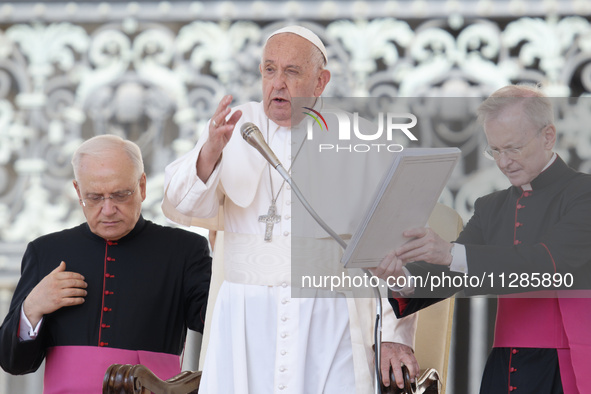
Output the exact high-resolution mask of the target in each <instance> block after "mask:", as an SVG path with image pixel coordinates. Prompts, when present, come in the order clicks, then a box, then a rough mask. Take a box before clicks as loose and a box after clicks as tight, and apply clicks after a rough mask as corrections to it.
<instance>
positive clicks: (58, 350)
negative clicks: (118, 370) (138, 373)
mask: <svg viewBox="0 0 591 394" xmlns="http://www.w3.org/2000/svg"><path fill="white" fill-rule="evenodd" d="M111 364H142V365H145V366H146V367H148V368H149V369H150V370H151V371H152V372H153V373H154V374H155V375H156V376H158V377H159V378H160V379H162V380H167V379H170V378H172V377H173V376H175V375H178V374H179V373H180V372H181V367H180V358H179V356H177V355H174V354H168V353H156V352H147V351H142V350H124V349H114V348H108V347H95V346H57V347H52V348H49V349H48V350H47V356H46V360H45V377H44V383H43V384H44V388H43V393H44V394H71V393H77V394H97V393H101V392H102V389H103V378H104V376H105V372H107V369H108V368H109V366H110V365H111Z"/></svg>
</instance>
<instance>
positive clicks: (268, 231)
mask: <svg viewBox="0 0 591 394" xmlns="http://www.w3.org/2000/svg"><path fill="white" fill-rule="evenodd" d="M280 221H281V216H279V215H277V207H276V206H275V203H274V202H273V203H272V204H271V205H269V212H267V214H266V215H261V216H259V222H261V223H265V224H266V226H265V241H267V242H271V238H272V237H273V227H274V226H275V223H279V222H280Z"/></svg>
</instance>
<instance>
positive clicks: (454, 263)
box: [449, 244, 468, 274]
mask: <svg viewBox="0 0 591 394" xmlns="http://www.w3.org/2000/svg"><path fill="white" fill-rule="evenodd" d="M452 256H453V257H452V260H451V264H450V265H449V269H450V271H453V272H459V273H462V274H467V273H468V258H467V257H466V247H465V246H464V245H462V244H454V245H453V246H452Z"/></svg>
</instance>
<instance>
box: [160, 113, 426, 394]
mask: <svg viewBox="0 0 591 394" xmlns="http://www.w3.org/2000/svg"><path fill="white" fill-rule="evenodd" d="M237 109H240V110H241V111H242V112H243V115H242V117H241V119H240V121H239V122H238V124H237V125H236V127H235V130H234V134H233V136H232V138H231V139H230V142H229V143H228V145H227V146H226V147H225V149H224V152H223V156H222V159H221V161H220V162H219V163H218V165H217V166H216V168H215V170H214V172H213V174H212V175H211V177H210V178H209V180H208V181H207V183H206V184H204V183H203V182H201V180H200V179H199V178H198V177H197V175H196V167H195V166H196V162H197V157H198V155H199V152H200V150H201V147H202V145H203V143H204V142H205V140H206V138H207V134H208V130H209V125H207V127H206V129H205V132H204V135H202V136H201V138H200V140H199V142H198V143H197V145H196V146H195V148H194V149H193V150H192V151H190V152H189V153H187V154H186V155H184V156H183V157H181V158H179V159H178V160H176V161H175V162H173V163H172V164H170V165H169V166H168V167H167V168H166V180H165V198H164V201H163V204H162V207H163V211H164V213H165V215H166V216H167V217H168V218H169V219H171V220H173V221H174V222H177V223H180V224H185V225H196V226H200V227H205V228H209V229H214V230H224V237H223V238H224V244H223V248H222V247H221V246H220V248H222V249H223V251H224V256H223V267H220V266H219V265H220V264H217V266H216V259H215V258H214V277H215V276H216V269H217V272H218V275H223V283H222V285H221V287H220V288H219V293H218V294H217V298H216V295H215V294H213V293H214V292H215V291H214V290H213V288H212V293H211V294H210V301H211V299H215V307H214V308H213V311H212V308H211V306H212V303H211V302H210V303H209V307H208V312H207V316H208V317H207V319H208V320H210V322H208V323H211V324H210V325H209V324H208V326H209V327H210V331H209V333H208V332H206V333H205V335H204V338H207V337H208V336H209V343H206V344H204V347H203V348H204V349H205V347H207V354H206V357H205V362H204V365H203V366H202V369H203V378H202V384H201V387H200V391H199V392H200V393H202V394H218V393H237V394H239V393H249V394H264V393H306V394H308V393H310V394H313V393H318V394H320V393H339V394H343V393H371V392H373V350H372V345H373V324H374V318H375V314H374V312H375V307H374V306H373V305H374V302H373V301H372V300H371V299H350V298H345V297H344V296H341V297H330V298H292V297H291V282H290V281H291V272H290V266H291V231H292V228H291V227H292V226H291V211H292V210H291V208H292V202H293V200H292V198H295V196H293V197H292V194H291V191H290V188H289V186H288V185H287V184H285V185H283V187H282V186H281V185H282V182H283V181H282V178H281V177H280V175H279V174H277V173H276V171H274V170H273V171H271V175H269V169H268V165H267V162H266V161H265V160H264V159H263V158H262V157H261V155H260V154H259V153H258V152H257V151H256V150H255V149H253V148H252V147H251V146H250V145H248V144H247V143H246V142H245V141H244V140H243V139H242V137H241V135H240V132H239V130H240V126H241V125H242V124H243V123H244V122H252V123H254V124H255V125H257V126H258V127H259V128H260V129H261V132H262V133H263V135H264V136H265V139H267V136H268V138H269V140H270V143H269V145H270V146H271V148H272V149H273V151H274V152H275V154H276V155H277V157H278V158H279V160H280V161H281V162H282V163H283V164H284V166H285V167H286V168H287V167H290V166H291V162H292V159H293V158H292V144H296V143H299V142H296V141H292V135H291V132H290V130H289V128H285V127H280V126H278V125H276V124H275V123H274V122H273V121H270V120H268V118H267V117H266V115H265V113H264V111H263V106H262V103H248V104H244V105H241V106H238V107H236V108H234V110H237ZM270 178H272V182H273V187H272V189H273V191H274V193H275V194H277V193H278V191H279V189H280V188H281V191H280V193H279V196H278V199H277V213H278V214H279V215H280V216H281V221H280V222H279V223H277V224H275V225H274V229H273V238H272V242H265V241H264V240H263V238H264V233H265V224H264V223H261V222H259V216H260V215H264V214H267V212H268V210H269V205H270V203H271V198H272V197H271V183H270ZM204 218H210V220H202V219H204ZM333 243H334V242H333ZM334 244H335V245H336V243H334ZM337 248H338V247H337ZM215 251H216V252H218V251H219V249H216V250H215ZM216 258H217V256H216ZM218 263H219V261H218ZM336 263H338V261H335V264H336ZM214 280H215V278H214ZM384 306H385V308H384V318H383V334H382V338H383V341H389V342H399V343H404V344H406V345H408V346H411V347H413V346H414V332H415V328H416V317H414V315H413V316H411V318H410V319H408V320H406V319H403V320H396V318H395V317H394V315H393V312H392V310H391V308H389V307H387V306H388V302H387V300H384ZM206 331H207V328H206ZM202 360H203V359H202Z"/></svg>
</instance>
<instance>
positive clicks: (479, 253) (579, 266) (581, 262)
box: [458, 178, 591, 294]
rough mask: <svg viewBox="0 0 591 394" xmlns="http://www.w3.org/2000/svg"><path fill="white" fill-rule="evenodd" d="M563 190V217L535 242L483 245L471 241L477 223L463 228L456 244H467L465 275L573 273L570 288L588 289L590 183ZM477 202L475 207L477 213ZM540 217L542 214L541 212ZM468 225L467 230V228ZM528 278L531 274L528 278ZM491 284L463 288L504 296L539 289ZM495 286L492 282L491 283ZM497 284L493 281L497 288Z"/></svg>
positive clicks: (478, 202) (590, 236)
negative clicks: (475, 287) (466, 271)
mask: <svg viewBox="0 0 591 394" xmlns="http://www.w3.org/2000/svg"><path fill="white" fill-rule="evenodd" d="M571 185H572V186H571V187H570V188H567V189H566V190H564V193H563V194H562V195H561V198H562V199H564V201H562V202H561V203H560V204H561V209H562V215H561V217H560V219H559V220H558V221H557V222H556V223H553V224H552V225H550V226H548V227H547V231H546V232H545V233H543V234H542V235H541V236H540V237H539V239H538V240H537V242H534V243H529V244H528V243H525V242H524V243H522V244H518V245H511V246H496V245H482V244H478V243H477V242H473V241H474V239H473V238H472V237H473V235H472V234H471V233H474V232H475V231H473V228H477V226H478V225H479V222H478V221H474V223H472V220H470V222H469V223H468V226H466V229H469V230H471V231H470V233H467V234H466V235H464V233H462V234H460V237H459V238H458V243H462V244H464V245H466V256H467V259H468V273H469V274H470V275H471V276H472V275H476V276H479V277H480V276H482V275H490V274H492V275H493V276H494V277H498V275H500V274H505V275H507V274H511V273H515V274H517V275H520V274H521V273H527V274H532V273H537V274H539V275H543V274H555V273H560V274H563V275H564V274H572V276H573V280H574V285H573V286H572V287H571V289H579V290H581V289H589V288H591V283H590V281H589V279H590V278H591V275H590V274H591V264H590V263H591V242H589V240H590V239H591V184H590V182H589V181H588V179H587V178H585V179H581V182H578V183H574V182H573V183H571ZM480 203H481V202H480V201H478V200H477V202H476V204H475V211H476V212H478V211H479V210H480V209H481V207H480ZM540 215H543V212H540ZM469 226H470V227H469ZM530 277H531V275H530ZM489 283H491V282H490V281H485V286H482V287H481V288H478V289H472V288H470V289H468V288H467V289H466V293H467V294H487V293H488V294H506V293H515V292H516V290H518V291H535V290H540V288H529V287H525V286H521V285H520V286H519V288H517V289H516V288H508V287H504V288H503V287H500V286H496V287H494V288H493V287H490V286H486V285H488V284H489ZM493 283H494V282H493ZM499 283H500V281H496V284H497V285H498V284H499Z"/></svg>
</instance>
